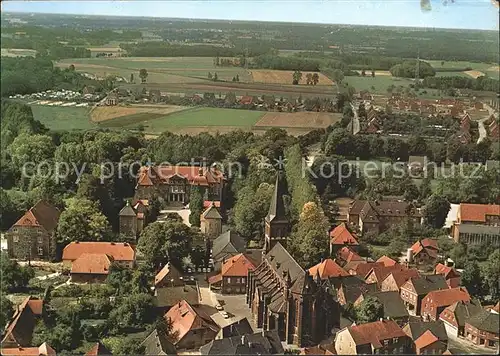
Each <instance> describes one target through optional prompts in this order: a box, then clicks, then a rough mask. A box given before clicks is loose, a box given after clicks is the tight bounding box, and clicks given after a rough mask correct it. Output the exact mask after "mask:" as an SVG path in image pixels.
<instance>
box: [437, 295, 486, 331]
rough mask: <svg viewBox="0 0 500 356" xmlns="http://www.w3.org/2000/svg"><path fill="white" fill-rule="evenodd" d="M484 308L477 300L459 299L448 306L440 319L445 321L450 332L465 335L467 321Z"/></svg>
mask: <svg viewBox="0 0 500 356" xmlns="http://www.w3.org/2000/svg"><path fill="white" fill-rule="evenodd" d="M482 310H483V307H482V306H481V303H479V301H477V300H471V301H461V300H460V301H457V302H454V303H453V304H451V305H450V306H448V307H446V308H445V309H444V310H443V311H442V312H441V314H439V319H440V320H442V321H443V322H444V325H445V326H446V330H447V332H448V334H450V335H453V336H455V337H458V336H465V322H466V321H467V320H469V319H470V318H472V317H473V316H474V315H476V314H478V313H479V312H481V311H482Z"/></svg>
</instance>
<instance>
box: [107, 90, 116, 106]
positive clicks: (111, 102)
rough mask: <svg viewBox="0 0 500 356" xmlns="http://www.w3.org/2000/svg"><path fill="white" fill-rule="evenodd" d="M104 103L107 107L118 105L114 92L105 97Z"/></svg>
mask: <svg viewBox="0 0 500 356" xmlns="http://www.w3.org/2000/svg"><path fill="white" fill-rule="evenodd" d="M104 103H105V104H106V105H107V106H115V105H118V94H117V93H116V92H111V93H109V94H108V96H106V99H104Z"/></svg>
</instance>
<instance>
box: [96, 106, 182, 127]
mask: <svg viewBox="0 0 500 356" xmlns="http://www.w3.org/2000/svg"><path fill="white" fill-rule="evenodd" d="M185 109H186V107H184V106H176V105H162V106H152V105H130V106H99V107H97V108H95V109H94V110H93V111H92V114H91V119H92V121H93V122H99V123H102V122H105V121H106V122H107V121H110V120H117V119H120V118H123V117H127V116H130V115H138V114H145V116H147V114H159V115H161V116H164V115H167V114H171V113H173V112H176V111H180V110H185Z"/></svg>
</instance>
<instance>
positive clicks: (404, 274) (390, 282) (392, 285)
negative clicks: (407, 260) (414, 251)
mask: <svg viewBox="0 0 500 356" xmlns="http://www.w3.org/2000/svg"><path fill="white" fill-rule="evenodd" d="M418 277H420V274H419V273H418V271H417V270H416V269H413V268H411V269H402V270H396V271H392V272H391V273H389V274H388V275H387V277H385V278H384V280H382V283H381V284H380V290H382V291H395V292H398V293H399V292H400V291H401V287H402V286H403V284H405V283H406V281H408V280H409V279H410V278H418Z"/></svg>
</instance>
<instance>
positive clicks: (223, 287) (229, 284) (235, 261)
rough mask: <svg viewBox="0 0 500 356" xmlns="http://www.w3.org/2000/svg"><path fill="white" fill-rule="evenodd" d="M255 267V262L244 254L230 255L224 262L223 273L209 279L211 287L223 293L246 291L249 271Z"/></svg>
mask: <svg viewBox="0 0 500 356" xmlns="http://www.w3.org/2000/svg"><path fill="white" fill-rule="evenodd" d="M253 269H255V266H254V264H253V263H252V262H251V261H250V260H249V259H248V258H247V257H246V256H245V255H244V254H242V253H240V254H239V255H236V256H233V257H229V258H228V259H227V260H226V261H225V262H224V263H223V265H222V271H221V273H219V274H217V275H215V276H212V277H210V278H209V279H208V283H209V285H210V289H216V290H218V291H220V293H222V294H240V293H245V292H246V285H247V277H248V272H249V271H251V270H253Z"/></svg>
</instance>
